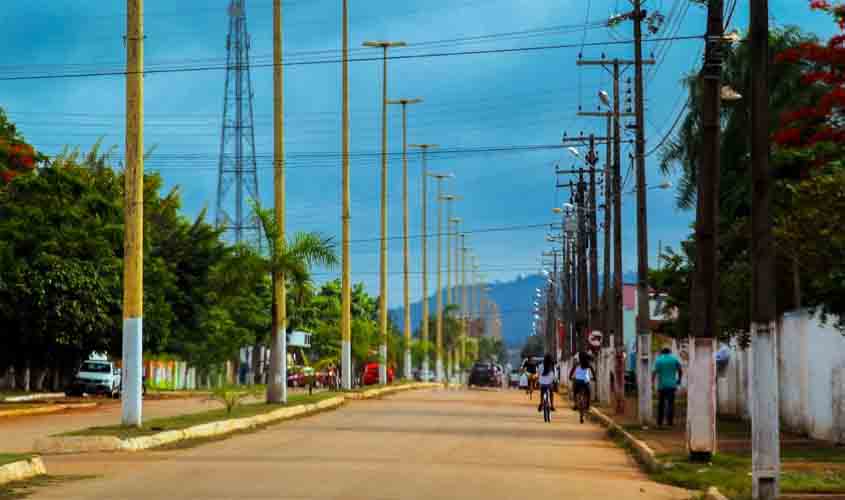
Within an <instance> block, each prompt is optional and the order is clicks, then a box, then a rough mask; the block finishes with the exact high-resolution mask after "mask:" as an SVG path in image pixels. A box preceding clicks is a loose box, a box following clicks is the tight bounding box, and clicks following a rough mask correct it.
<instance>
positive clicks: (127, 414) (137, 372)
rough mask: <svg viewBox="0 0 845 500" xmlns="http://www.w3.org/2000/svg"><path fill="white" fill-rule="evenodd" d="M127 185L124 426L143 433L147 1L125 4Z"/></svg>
mask: <svg viewBox="0 0 845 500" xmlns="http://www.w3.org/2000/svg"><path fill="white" fill-rule="evenodd" d="M124 184H125V188H124V189H125V193H124V195H123V213H124V219H125V224H124V232H123V249H124V254H123V339H122V341H123V393H122V395H121V423H122V424H123V425H125V426H133V427H140V426H141V413H142V409H143V401H142V396H141V392H142V383H143V382H142V378H143V370H144V367H143V352H144V346H143V339H144V334H143V321H144V319H143V318H144V303H143V299H144V0H127V1H126V173H125V175H124Z"/></svg>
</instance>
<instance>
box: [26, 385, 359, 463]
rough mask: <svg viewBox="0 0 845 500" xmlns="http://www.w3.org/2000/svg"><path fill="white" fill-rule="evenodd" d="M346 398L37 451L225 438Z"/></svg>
mask: <svg viewBox="0 0 845 500" xmlns="http://www.w3.org/2000/svg"><path fill="white" fill-rule="evenodd" d="M344 402H345V398H344V397H342V396H339V397H335V398H331V399H326V400H323V401H320V402H319V403H316V404H307V405H297V406H292V407H290V408H280V409H278V410H275V411H271V412H269V413H264V414H261V415H256V416H254V417H245V418H234V419H230V420H221V421H218V422H209V423H207V424H200V425H195V426H193V427H188V428H187V429H181V430H178V431H165V432H159V433H156V434H152V435H150V436H141V437H136V438H129V439H120V438H118V437H115V436H58V437H45V438H39V439H37V440H36V441H35V445H34V446H33V448H34V449H35V450H36V451H37V452H39V453H43V454H60V453H88V452H94V451H140V450H148V449H151V448H157V447H159V446H165V445H168V444H173V443H177V442H179V441H187V440H190V439H198V438H208V437H215V436H223V435H226V434H231V433H233V432H237V431H241V430H246V429H251V428H254V427H258V426H261V425H266V424H269V423H274V422H280V421H283V420H289V419H291V418H295V417H298V416H301V415H306V414H310V413H316V412H320V411H324V410H329V409H334V408H338V407H340V406H342V405H343V404H344Z"/></svg>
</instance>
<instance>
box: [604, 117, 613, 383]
mask: <svg viewBox="0 0 845 500" xmlns="http://www.w3.org/2000/svg"><path fill="white" fill-rule="evenodd" d="M606 135H607V137H612V136H613V117H612V116H608V117H607V132H606ZM606 150H607V157H606V159H605V161H604V260H603V261H602V264H604V273H603V274H604V276H603V280H602V281H603V283H602V285H603V286H602V291H603V294H602V295H603V297H604V300H603V301H602V306H603V308H602V309H603V310H602V319H603V321H602V331H603V333H604V338H605V339H606V341H607V344H606V345H608V346H609V345H610V341H611V335H610V331H611V330H612V329H613V312H614V308H613V291H612V290H611V284H610V283H611V274H610V273H611V270H610V261H611V256H612V253H611V250H610V241H611V239H612V238H613V236H612V230H613V228H612V224H613V219H612V217H611V214H612V209H611V208H610V204H611V203H612V201H611V200H612V193H613V190H612V189H611V186H610V183H611V179H612V172H613V167H612V162H613V145H612V143H611V141H607V147H606ZM612 390H613V388H612V387H611V391H612Z"/></svg>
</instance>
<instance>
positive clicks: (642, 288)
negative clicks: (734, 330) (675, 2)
mask: <svg viewBox="0 0 845 500" xmlns="http://www.w3.org/2000/svg"><path fill="white" fill-rule="evenodd" d="M633 1H634V12H633V15H632V19H633V21H634V93H635V94H636V95H635V96H634V113H635V114H636V141H635V154H634V160H635V165H636V168H635V170H636V177H637V341H638V342H639V343H638V345H637V357H638V358H639V361H638V364H637V377H638V381H637V387H638V389H639V390H638V393H639V411H638V415H639V421H640V424H641V425H643V426H646V425H650V424H651V422H652V421H653V420H654V419H653V418H652V414H653V410H652V403H651V400H652V387H651V327H650V320H651V316H650V312H649V310H650V308H649V293H648V210H647V208H646V200H647V197H646V189H647V188H646V172H645V92H644V90H643V19H644V18H645V12H644V11H643V10H642V0H633Z"/></svg>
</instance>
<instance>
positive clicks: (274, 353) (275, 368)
mask: <svg viewBox="0 0 845 500" xmlns="http://www.w3.org/2000/svg"><path fill="white" fill-rule="evenodd" d="M281 3H282V2H281V0H273V200H274V201H275V203H274V214H275V218H276V225H277V226H278V233H277V234H276V241H275V243H274V248H275V252H276V254H277V255H279V254H280V253H281V252H284V249H285V142H284V121H283V120H284V107H283V106H284V104H283V103H284V83H283V82H284V77H283V73H282V7H281ZM285 295H286V290H285V274H284V273H282V272H278V271H276V272H275V273H274V276H273V302H274V303H275V304H276V307H274V308H273V332H272V333H271V341H270V377H269V380H268V381H267V402H268V403H286V402H287V393H288V391H287V389H288V384H287V361H288V357H287V300H286V298H285Z"/></svg>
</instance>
